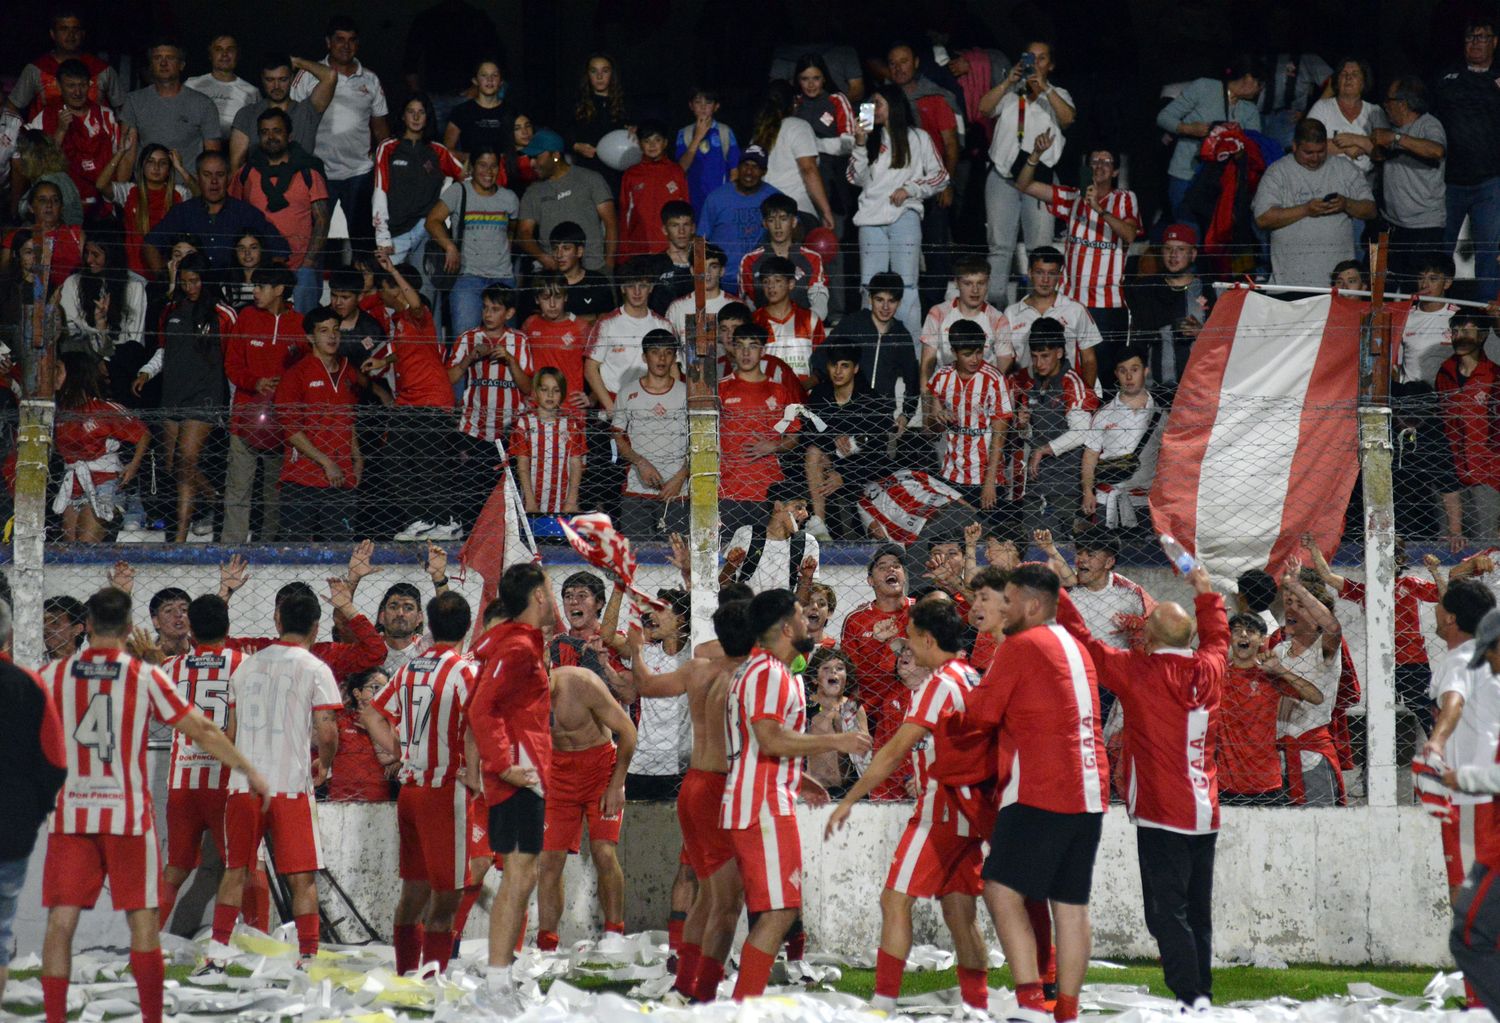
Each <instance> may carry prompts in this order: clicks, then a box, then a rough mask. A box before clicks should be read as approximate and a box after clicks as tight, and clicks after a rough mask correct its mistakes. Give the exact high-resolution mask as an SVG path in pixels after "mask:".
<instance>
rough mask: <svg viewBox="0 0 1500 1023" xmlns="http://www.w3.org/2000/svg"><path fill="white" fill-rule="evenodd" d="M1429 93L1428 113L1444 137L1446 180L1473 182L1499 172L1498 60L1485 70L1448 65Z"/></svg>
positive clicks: (1499, 80) (1499, 66) (1499, 64)
mask: <svg viewBox="0 0 1500 1023" xmlns="http://www.w3.org/2000/svg"><path fill="white" fill-rule="evenodd" d="M1432 92H1433V109H1432V112H1433V113H1434V114H1436V115H1437V118H1438V120H1439V121H1441V122H1442V123H1443V131H1444V132H1445V133H1446V134H1447V136H1448V151H1447V163H1446V177H1447V181H1448V183H1449V184H1451V185H1477V184H1478V183H1479V182H1481V181H1483V180H1485V179H1486V178H1490V177H1494V176H1496V175H1500V132H1497V131H1496V130H1495V125H1496V123H1497V122H1500V62H1497V63H1496V64H1494V65H1492V66H1491V67H1490V68H1489V69H1488V70H1487V71H1470V70H1469V69H1468V68H1467V67H1457V68H1449V69H1448V70H1447V71H1446V72H1445V73H1444V74H1443V75H1442V76H1441V77H1440V78H1438V82H1437V85H1436V87H1435V88H1434V89H1433V90H1432Z"/></svg>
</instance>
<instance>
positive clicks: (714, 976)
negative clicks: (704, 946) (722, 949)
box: [693, 954, 724, 1002]
mask: <svg viewBox="0 0 1500 1023" xmlns="http://www.w3.org/2000/svg"><path fill="white" fill-rule="evenodd" d="M723 979H724V964H723V963H721V962H719V960H717V959H715V958H714V957H713V956H706V955H701V954H700V956H699V959H698V979H697V980H695V981H694V982H693V988H694V990H693V1001H695V1002H712V1001H713V1000H714V999H716V998H718V997H719V982H720V981H721V980H723Z"/></svg>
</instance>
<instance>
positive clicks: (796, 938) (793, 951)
mask: <svg viewBox="0 0 1500 1023" xmlns="http://www.w3.org/2000/svg"><path fill="white" fill-rule="evenodd" d="M806 953H807V932H806V931H804V930H803V929H802V928H801V927H800V926H799V927H797V929H796V930H794V931H793V932H792V933H791V934H789V935H787V939H786V958H787V962H793V961H796V960H800V959H801V958H802V957H803V956H804V955H806Z"/></svg>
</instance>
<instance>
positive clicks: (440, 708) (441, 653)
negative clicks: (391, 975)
mask: <svg viewBox="0 0 1500 1023" xmlns="http://www.w3.org/2000/svg"><path fill="white" fill-rule="evenodd" d="M470 620H471V615H470V611H469V603H468V601H466V600H464V598H463V597H461V596H459V595H458V594H457V593H453V592H447V593H440V594H438V595H437V596H436V597H433V598H432V600H430V601H428V602H427V623H428V627H429V628H430V629H431V630H432V646H431V647H429V648H428V649H427V650H426V651H425V652H423V653H422V654H421V655H419V656H417V657H415V658H413V659H412V660H411V661H409V662H407V664H406V666H405V667H403V668H402V669H401V670H400V671H398V672H397V673H396V675H395V677H394V678H392V679H391V680H390V682H388V683H386V686H385V688H384V689H382V690H381V691H380V692H379V693H378V694H377V695H376V697H375V699H374V700H372V701H370V704H369V706H367V707H366V708H365V709H364V712H363V714H362V720H363V722H364V725H365V727H366V728H368V729H369V732H370V737H371V738H372V739H374V740H375V742H376V744H377V745H380V746H384V747H385V748H387V749H391V748H395V747H397V746H398V744H399V747H400V750H401V768H400V774H399V775H398V777H399V778H400V780H401V795H400V797H399V798H398V799H397V802H396V827H397V834H398V836H399V840H400V860H401V866H400V871H401V897H400V899H399V900H397V902H396V922H395V926H394V931H393V934H394V945H395V948H396V972H397V973H406V972H407V971H409V970H414V969H416V968H417V966H418V965H420V964H421V963H423V962H435V963H437V964H438V969H440V970H442V969H446V968H447V966H448V957H449V955H450V954H451V953H452V951H453V916H454V912H455V911H456V910H457V909H458V900H459V898H460V896H461V895H462V893H463V888H464V884H465V882H466V881H467V880H468V863H467V854H468V829H469V816H468V802H469V800H468V794H469V792H468V789H467V788H465V787H464V786H463V785H461V784H460V783H459V781H458V772H459V767H460V764H461V762H462V759H463V742H464V732H465V731H466V729H467V728H468V718H467V716H466V714H465V712H464V708H465V706H466V705H467V704H468V701H469V693H470V692H471V691H472V690H473V688H474V666H473V664H471V663H470V662H468V661H466V660H464V658H463V657H462V655H461V654H459V652H458V647H459V645H460V644H461V643H463V640H464V636H465V635H467V634H468V631H469V623H470Z"/></svg>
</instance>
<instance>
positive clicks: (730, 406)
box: [719, 375, 802, 501]
mask: <svg viewBox="0 0 1500 1023" xmlns="http://www.w3.org/2000/svg"><path fill="white" fill-rule="evenodd" d="M801 398H802V394H801V388H800V387H794V385H793V384H792V383H790V382H782V383H779V384H778V383H774V382H772V381H771V380H761V381H758V382H754V383H752V382H750V381H746V380H742V379H740V377H739V376H738V375H735V376H731V377H727V378H725V379H723V380H720V381H719V405H720V408H721V411H720V413H719V416H720V418H719V471H720V475H719V497H720V499H722V500H725V501H764V500H765V499H766V491H768V490H770V489H771V484H773V483H777V482H780V481H781V480H782V479H783V478H784V477H783V475H782V472H781V463H780V462H779V461H778V460H777V458H776V456H775V455H761V456H758V457H752V456H751V455H750V454H748V453H747V452H746V450H745V449H746V448H748V447H749V446H750V445H751V444H753V443H754V442H756V441H758V440H765V439H767V438H771V439H775V438H778V437H781V436H783V434H781V433H778V432H777V431H776V425H777V424H778V423H780V422H781V418H782V414H783V412H784V410H785V409H786V407H787V406H788V405H793V404H796V403H798V402H799V401H801ZM800 425H801V424H800V422H797V421H793V422H792V424H791V425H790V426H789V427H788V430H789V431H792V430H796V429H797V428H798V427H799V426H800Z"/></svg>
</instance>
